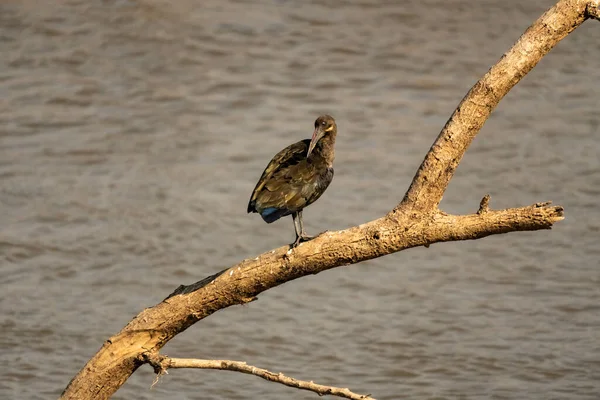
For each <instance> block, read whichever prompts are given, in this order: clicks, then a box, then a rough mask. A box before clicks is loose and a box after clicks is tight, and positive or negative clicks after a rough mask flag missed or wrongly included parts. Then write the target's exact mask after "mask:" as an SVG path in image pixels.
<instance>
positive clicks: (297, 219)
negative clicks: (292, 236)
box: [292, 211, 314, 248]
mask: <svg viewBox="0 0 600 400" xmlns="http://www.w3.org/2000/svg"><path fill="white" fill-rule="evenodd" d="M292 218H293V219H294V229H295V230H296V240H295V241H294V243H292V248H294V247H296V246H298V245H299V244H300V243H301V242H306V241H308V240H310V239H314V236H308V235H307V234H306V232H304V225H303V224H302V211H296V212H294V213H292Z"/></svg>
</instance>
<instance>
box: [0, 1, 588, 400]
mask: <svg viewBox="0 0 600 400" xmlns="http://www.w3.org/2000/svg"><path fill="white" fill-rule="evenodd" d="M553 4H554V1H553V0H536V1H528V2H521V1H517V0H510V1H501V2H500V1H463V0H451V1H437V0H436V1H433V0H429V1H423V0H418V1H417V0H415V1H403V2H398V1H375V0H346V1H341V0H340V1H324V0H321V1H317V0H314V1H305V2H299V1H289V0H279V1H273V0H270V1H269V0H264V1H234V0H218V1H216V0H205V1H192V0H180V1H177V2H171V1H167V0H139V1H99V0H86V1H83V0H70V1H67V0H65V1H51V2H39V1H33V0H23V1H10V0H7V1H3V2H2V3H1V4H0V176H1V180H0V255H1V258H0V260H1V261H0V305H1V309H2V313H1V316H0V343H1V349H2V351H1V352H0V362H1V364H2V365H4V372H3V374H2V375H3V376H2V379H1V380H0V397H2V398H6V399H13V398H14V399H16V398H22V399H48V398H55V397H57V396H58V395H59V394H60V393H61V391H62V390H63V389H64V388H65V386H66V385H67V384H68V382H69V380H70V379H71V378H72V377H73V376H74V375H75V374H76V373H77V372H78V371H79V369H80V368H81V367H82V366H83V365H84V364H85V362H86V361H87V360H88V359H89V358H90V357H91V356H92V355H93V354H95V352H96V351H97V350H98V349H99V348H100V346H101V345H102V342H103V341H104V340H106V339H107V338H108V337H110V336H111V335H112V334H115V333H116V332H118V331H119V330H120V329H121V328H122V327H123V326H124V325H125V324H126V323H127V322H128V321H129V320H130V319H131V318H132V317H133V316H135V315H136V314H137V313H138V312H139V311H141V310H142V309H144V308H145V307H149V306H152V305H154V304H156V303H158V302H160V301H161V300H162V299H163V298H164V297H165V296H167V295H168V294H169V293H170V292H171V291H172V290H173V289H175V288H176V287H177V286H178V285H179V284H190V283H192V282H195V281H198V280H200V279H202V278H204V277H206V276H208V275H210V274H213V273H215V272H217V271H219V270H221V269H223V268H226V267H228V266H231V265H233V264H235V263H237V262H238V261H240V260H242V259H244V258H249V257H255V256H256V255H258V254H260V253H262V252H264V251H268V250H271V249H273V248H275V247H279V246H282V245H285V244H287V243H290V242H291V241H292V240H293V239H294V230H293V224H292V220H291V218H285V219H283V220H280V221H278V222H276V223H274V224H272V225H267V224H265V223H264V222H263V221H262V220H261V218H260V217H259V216H258V215H256V214H251V215H248V214H246V205H247V201H248V198H249V196H250V193H251V191H252V189H253V187H254V185H255V183H256V181H257V180H258V178H259V176H260V174H261V172H262V170H263V168H264V167H265V166H266V164H267V162H268V161H269V160H270V159H271V157H272V156H273V155H274V154H275V153H276V152H277V151H279V150H280V149H281V148H283V147H285V146H287V145H288V144H291V143H293V142H295V141H298V140H300V139H304V138H308V137H310V135H311V133H312V124H313V121H314V119H315V118H316V117H317V116H318V115H319V114H321V113H331V114H332V115H334V116H335V117H336V119H337V121H338V126H339V135H338V140H337V146H336V149H337V158H336V163H335V171H336V173H335V179H334V181H333V183H332V185H331V186H330V187H329V189H328V190H327V192H326V193H325V194H324V195H323V197H322V198H321V199H320V200H319V201H318V202H316V203H315V204H314V205H312V206H311V207H309V208H308V209H307V210H306V211H305V212H304V221H305V226H306V229H307V231H308V232H309V233H317V232H320V231H323V230H325V229H328V230H339V229H344V228H348V227H351V226H354V225H357V224H360V223H363V222H367V221H369V220H372V219H374V218H377V217H380V216H382V215H383V214H384V213H386V212H387V211H388V210H390V209H391V208H392V207H394V205H396V204H397V203H398V202H399V201H400V200H401V198H402V196H403V195H404V193H405V191H406V189H407V188H408V185H409V183H410V181H411V179H412V177H413V175H414V173H415V171H416V169H417V168H418V166H419V164H420V163H421V161H422V159H423V156H424V155H425V153H426V151H427V150H428V149H429V147H430V146H431V144H432V143H433V141H434V139H435V138H436V136H437V134H438V133H439V131H440V129H441V128H442V126H443V125H444V123H445V122H446V120H447V119H448V117H449V116H450V115H451V113H452V112H453V110H454V108H455V106H456V105H457V104H458V102H459V101H460V100H461V98H462V97H463V96H464V95H465V94H466V92H467V91H468V90H469V88H470V87H471V86H472V85H473V84H474V83H475V82H476V81H477V79H479V77H481V76H482V75H483V74H484V73H485V72H486V71H487V70H488V69H489V68H490V66H491V65H493V64H494V63H495V62H496V61H497V60H498V59H499V58H500V57H501V56H502V54H503V53H504V52H505V51H507V50H508V49H509V48H510V46H511V45H512V44H513V43H514V42H515V41H516V40H517V39H518V37H519V36H520V35H521V33H522V32H523V31H524V30H525V29H526V28H527V27H528V26H529V25H530V24H531V23H532V22H533V21H534V20H535V19H537V18H538V17H539V16H540V15H541V14H542V13H543V12H544V11H545V10H546V9H547V8H549V7H550V6H552V5H553ZM599 66H600V24H598V23H597V22H586V23H585V24H584V25H583V26H582V27H581V28H580V29H578V30H577V31H575V32H574V33H573V34H571V35H570V36H569V37H567V38H566V39H565V40H564V41H563V42H561V43H560V44H559V45H558V46H557V47H556V48H555V49H554V50H552V52H551V53H550V54H549V55H548V56H547V57H546V58H544V59H543V60H542V61H541V62H540V64H539V65H538V66H537V67H536V68H535V69H534V70H533V71H532V72H531V73H530V74H529V75H528V76H527V77H526V78H525V79H524V80H523V81H522V82H521V83H520V84H519V85H517V87H516V88H515V89H513V91H512V92H511V93H510V94H509V95H508V96H507V97H506V98H505V99H504V100H503V101H502V102H501V103H500V105H499V107H498V108H497V110H496V111H495V112H494V113H493V115H492V117H491V118H490V120H489V121H488V122H487V123H486V125H485V126H484V128H483V130H482V132H481V134H480V136H478V137H477V138H476V140H475V142H474V143H473V145H472V147H471V148H470V149H469V151H468V152H467V154H466V157H465V158H464V160H463V162H462V163H461V165H460V167H459V168H458V170H457V173H456V176H455V177H454V179H453V180H452V182H451V183H450V187H449V189H448V191H447V193H446V196H445V197H444V201H443V202H442V208H443V210H444V211H446V212H450V213H458V214H460V213H473V212H475V211H476V210H477V207H478V204H479V201H480V199H481V197H482V196H483V195H485V194H486V193H490V194H491V196H492V201H491V206H492V207H493V208H507V207H516V206H526V205H529V204H532V203H535V202H538V201H546V200H553V201H554V202H555V203H556V204H560V205H563V206H564V207H565V209H566V219H565V220H564V221H563V222H561V223H559V224H557V225H556V226H555V228H554V229H553V230H551V231H539V232H531V233H512V234H508V235H499V236H494V237H490V238H486V239H483V240H477V241H472V242H461V243H445V244H437V245H433V246H431V248H429V249H425V248H416V249H411V250H409V251H404V252H401V253H398V254H394V255H391V256H387V257H383V258H380V259H377V260H373V261H369V262H364V263H361V264H357V265H351V266H348V267H343V268H337V269H334V270H330V271H327V272H324V273H321V274H319V275H317V276H310V277H306V278H303V279H300V280H297V281H294V282H291V283H287V284H285V285H282V286H280V287H278V288H275V289H273V290H270V291H268V292H266V293H264V294H262V295H261V296H260V297H259V300H258V301H257V302H253V303H251V304H249V305H246V306H238V307H232V308H229V309H226V310H223V311H220V312H218V313H216V314H214V315H212V316H211V317H209V318H207V319H205V320H203V321H201V322H200V323H198V324H197V325H195V326H193V327H192V328H190V329H189V330H187V331H186V332H184V333H183V334H181V335H179V336H177V337H176V338H175V339H174V340H172V341H171V342H170V343H169V344H168V345H167V346H166V347H165V348H164V351H163V352H164V354H167V355H169V356H173V357H198V358H224V359H233V360H243V361H246V362H248V363H249V364H252V365H256V366H259V367H263V368H267V369H270V370H272V371H275V372H280V371H281V372H284V373H286V374H288V375H290V376H293V377H295V378H299V379H305V380H314V381H315V382H318V383H322V384H326V385H335V386H344V387H346V386H348V387H350V388H351V389H352V390H354V391H356V392H359V393H372V394H373V396H374V397H376V398H377V399H397V398H401V397H404V396H406V397H410V398H412V399H445V398H468V399H517V398H519V399H567V398H568V399H597V398H598V394H597V393H598V391H599V390H600V269H599V258H600V247H599V246H598V240H599V238H600V211H599V209H598V197H599V196H600V165H599V153H600V144H598V140H599V139H600V128H599V125H600V114H599V113H598V104H599V100H600V85H599V84H598V82H600V68H599ZM153 379H154V375H153V372H152V370H151V369H150V368H149V367H147V366H144V367H143V368H141V369H140V370H139V371H138V372H137V373H135V374H134V375H133V376H132V377H131V378H130V379H129V380H128V381H127V383H126V384H125V385H124V386H123V387H122V388H121V390H119V391H118V392H117V393H116V394H115V396H114V398H115V399H132V398H135V399H254V398H261V399H273V400H274V399H281V398H286V399H314V398H316V395H314V394H313V393H309V392H303V391H298V390H295V389H291V388H287V387H284V386H281V385H277V384H271V383H268V382H266V381H263V380H261V379H259V378H255V377H251V376H247V375H242V374H237V373H231V372H225V371H201V370H173V371H171V373H170V374H169V375H168V376H165V377H163V378H162V379H161V381H160V383H159V384H158V385H156V386H155V387H154V388H153V389H152V390H151V389H150V385H151V383H152V381H153Z"/></svg>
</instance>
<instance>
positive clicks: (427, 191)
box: [399, 0, 598, 212]
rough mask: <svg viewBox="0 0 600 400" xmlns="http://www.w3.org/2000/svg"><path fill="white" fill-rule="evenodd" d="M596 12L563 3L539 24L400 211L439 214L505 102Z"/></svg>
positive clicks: (438, 148)
mask: <svg viewBox="0 0 600 400" xmlns="http://www.w3.org/2000/svg"><path fill="white" fill-rule="evenodd" d="M594 7H595V8H594ZM597 9H598V0H594V1H586V0H563V1H559V2H558V3H557V4H556V5H555V6H554V7H552V8H551V9H550V10H548V11H546V12H545V13H544V15H542V16H541V17H540V18H539V19H538V20H537V21H535V22H534V23H533V24H532V25H531V26H530V27H529V28H528V29H527V30H526V31H525V33H524V34H523V35H522V36H521V38H520V39H519V40H518V41H517V43H515V45H514V46H513V47H512V48H511V49H510V50H509V51H508V52H507V53H506V54H505V55H504V56H502V58H501V59H500V60H499V61H498V63H497V64H496V65H494V66H493V67H492V68H491V69H490V70H489V71H488V73H487V74H485V75H484V76H483V78H481V79H480V80H479V81H478V82H477V83H476V84H475V86H473V87H472V88H471V90H470V91H469V93H467V95H466V96H465V97H464V98H463V100H462V101H461V102H460V104H459V105H458V107H457V108H456V110H455V111H454V113H453V114H452V116H451V117H450V119H449V120H448V122H446V126H444V128H443V129H442V131H441V133H440V134H439V136H438V138H437V140H436V141H435V142H434V143H433V145H432V146H431V149H430V150H429V152H428V153H427V155H426V156H425V159H424V160H423V163H422V164H421V167H420V168H419V170H418V171H417V173H416V175H415V177H414V178H413V181H412V183H411V185H410V188H409V190H408V192H407V193H406V195H405V196H404V199H403V200H402V202H401V203H400V205H399V207H400V206H405V207H410V208H412V209H414V210H420V211H424V212H426V211H432V210H435V209H436V208H437V206H438V204H439V203H440V201H442V196H443V195H444V192H445V191H446V188H447V187H448V183H449V182H450V179H452V176H453V175H454V171H455V170H456V168H457V167H458V164H459V163H460V160H461V159H462V157H463V155H464V153H465V151H466V150H467V148H468V147H469V145H470V144H471V142H472V141H473V139H474V138H475V136H476V135H477V133H478V132H479V130H480V129H481V127H482V126H483V124H484V123H485V121H486V120H487V119H488V117H489V116H490V114H491V112H492V111H493V110H494V108H496V106H497V105H498V103H499V102H500V100H502V98H503V97H504V96H505V95H506V94H507V93H508V92H509V91H510V89H512V88H513V86H515V85H516V84H517V83H518V82H519V81H520V80H521V79H522V78H523V77H524V76H525V75H526V74H527V73H528V72H529V71H531V69H532V68H533V67H535V65H536V64H537V63H538V62H539V61H540V60H541V59H542V57H544V56H545V55H546V54H547V53H548V52H549V51H550V50H551V49H552V48H553V47H554V46H555V45H556V44H557V43H558V42H560V41H561V40H562V39H563V38H564V37H565V36H567V35H568V34H569V33H571V32H572V31H573V30H575V28H577V27H578V26H579V25H581V24H582V23H583V22H584V21H585V20H586V18H588V17H589V16H590V15H593V14H592V12H593V10H596V12H597Z"/></svg>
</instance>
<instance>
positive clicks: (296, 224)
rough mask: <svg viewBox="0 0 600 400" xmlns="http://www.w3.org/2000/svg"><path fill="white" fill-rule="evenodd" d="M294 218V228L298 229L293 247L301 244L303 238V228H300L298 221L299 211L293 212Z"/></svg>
mask: <svg viewBox="0 0 600 400" xmlns="http://www.w3.org/2000/svg"><path fill="white" fill-rule="evenodd" d="M292 218H293V219H294V230H295V231H296V240H295V241H294V243H292V244H291V247H292V248H294V247H296V246H298V245H299V244H300V241H301V240H302V229H298V223H297V221H296V219H298V213H297V212H293V213H292ZM300 221H302V220H300Z"/></svg>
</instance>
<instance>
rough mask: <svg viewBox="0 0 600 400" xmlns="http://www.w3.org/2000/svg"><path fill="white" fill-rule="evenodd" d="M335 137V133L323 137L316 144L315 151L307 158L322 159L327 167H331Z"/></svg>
mask: <svg viewBox="0 0 600 400" xmlns="http://www.w3.org/2000/svg"><path fill="white" fill-rule="evenodd" d="M335 135H336V132H331V133H329V134H328V135H325V136H323V137H322V138H321V140H319V141H318V142H317V145H316V146H315V150H314V151H313V152H312V154H311V155H310V157H309V158H313V157H319V158H322V159H323V160H324V161H325V163H326V164H327V166H328V167H332V166H333V160H334V159H335V148H334V147H335Z"/></svg>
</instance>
